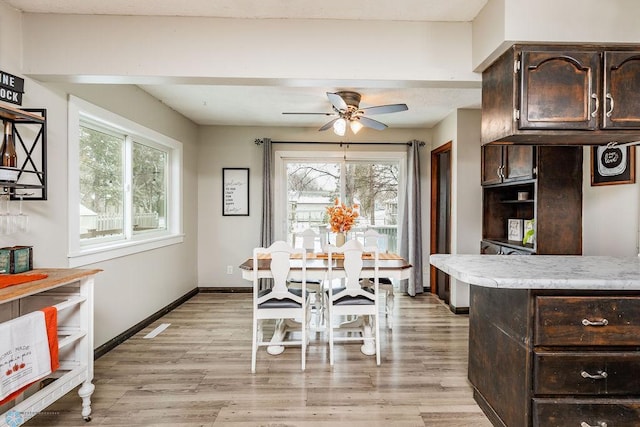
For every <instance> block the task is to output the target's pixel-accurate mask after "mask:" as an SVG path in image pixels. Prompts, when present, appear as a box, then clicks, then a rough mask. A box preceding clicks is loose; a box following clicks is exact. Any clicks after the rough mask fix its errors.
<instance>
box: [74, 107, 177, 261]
mask: <svg viewBox="0 0 640 427" xmlns="http://www.w3.org/2000/svg"><path fill="white" fill-rule="evenodd" d="M69 106H70V107H69V110H70V114H69V148H70V149H69V165H70V171H69V176H70V179H69V207H70V209H69V212H77V213H78V214H77V215H73V214H72V215H71V216H70V218H69V223H70V226H69V234H70V239H69V241H70V251H69V263H70V265H71V266H72V267H73V266H79V265H85V264H89V263H92V262H97V261H101V260H105V259H110V258H114V257H119V256H123V255H127V254H131V253H135V252H139V251H143V250H148V249H152V248H157V247H161V246H165V245H168V244H174V243H179V242H181V241H182V223H181V216H180V205H181V197H182V196H181V184H180V181H181V176H182V170H181V169H182V144H181V143H180V142H178V141H175V140H173V139H171V138H168V137H166V136H164V135H161V134H158V133H157V132H155V131H153V130H151V129H147V128H145V127H142V126H140V125H138V124H136V123H134V122H131V121H130V120H127V119H125V118H123V117H120V116H118V115H116V114H113V113H111V112H109V111H106V110H103V109H101V108H99V107H97V106H94V105H92V104H89V103H87V102H85V101H82V100H80V99H77V98H75V97H71V99H70V102H69Z"/></svg>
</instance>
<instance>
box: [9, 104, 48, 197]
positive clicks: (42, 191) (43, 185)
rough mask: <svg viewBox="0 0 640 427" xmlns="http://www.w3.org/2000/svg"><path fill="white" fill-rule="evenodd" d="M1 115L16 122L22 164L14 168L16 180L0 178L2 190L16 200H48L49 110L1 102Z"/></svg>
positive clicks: (19, 159)
mask: <svg viewBox="0 0 640 427" xmlns="http://www.w3.org/2000/svg"><path fill="white" fill-rule="evenodd" d="M0 119H2V120H3V121H10V122H12V123H13V137H14V142H15V145H16V152H17V155H18V165H19V167H18V168H10V169H17V171H18V172H17V179H16V181H0V194H9V196H10V197H11V199H13V200H16V199H23V200H47V110H46V109H43V108H25V109H18V108H15V107H12V106H8V105H5V104H0ZM0 168H2V167H0ZM3 169H7V168H3ZM19 190H25V191H19Z"/></svg>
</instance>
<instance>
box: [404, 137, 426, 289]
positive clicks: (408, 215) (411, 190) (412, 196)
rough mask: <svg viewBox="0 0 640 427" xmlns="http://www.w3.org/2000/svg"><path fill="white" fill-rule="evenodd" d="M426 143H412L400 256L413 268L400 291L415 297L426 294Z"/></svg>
mask: <svg viewBox="0 0 640 427" xmlns="http://www.w3.org/2000/svg"><path fill="white" fill-rule="evenodd" d="M423 145H424V142H420V141H415V140H414V141H411V145H410V146H409V147H408V149H407V151H408V152H407V154H408V155H407V191H406V196H405V198H404V209H403V214H402V222H401V224H400V255H402V257H403V258H404V259H406V260H407V261H409V263H410V264H411V265H412V266H413V268H412V269H411V276H410V277H409V280H403V281H402V283H401V284H400V290H401V291H403V292H406V293H407V294H409V295H411V296H415V295H416V294H420V293H422V292H424V291H423V288H424V286H423V283H422V226H421V222H420V219H421V217H422V214H421V206H422V201H421V200H420V153H419V149H420V147H421V146H423Z"/></svg>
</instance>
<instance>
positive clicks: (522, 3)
mask: <svg viewBox="0 0 640 427" xmlns="http://www.w3.org/2000/svg"><path fill="white" fill-rule="evenodd" d="M638 16H640V2H638V1H637V0H607V1H602V0H561V1H558V0H537V1H531V0H489V1H488V3H487V5H486V6H485V7H484V8H483V10H482V11H481V13H480V14H479V15H478V17H477V18H476V19H475V20H474V22H473V60H472V62H473V67H474V69H475V70H476V71H482V70H484V69H485V68H486V67H487V66H488V65H489V64H491V62H493V61H494V60H495V59H496V58H497V57H498V56H499V55H500V53H502V51H504V49H506V47H508V46H509V45H511V44H513V43H518V42H522V43H526V42H536V43H638V41H639V40H640V27H639V26H638Z"/></svg>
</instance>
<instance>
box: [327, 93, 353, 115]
mask: <svg viewBox="0 0 640 427" xmlns="http://www.w3.org/2000/svg"><path fill="white" fill-rule="evenodd" d="M327 98H329V102H331V105H333V106H334V107H335V108H336V109H337V110H338V111H345V110H346V109H347V108H348V106H347V103H346V102H345V101H344V99H342V97H341V96H340V95H338V94H337V93H331V92H327Z"/></svg>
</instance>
